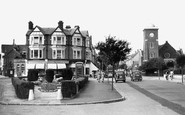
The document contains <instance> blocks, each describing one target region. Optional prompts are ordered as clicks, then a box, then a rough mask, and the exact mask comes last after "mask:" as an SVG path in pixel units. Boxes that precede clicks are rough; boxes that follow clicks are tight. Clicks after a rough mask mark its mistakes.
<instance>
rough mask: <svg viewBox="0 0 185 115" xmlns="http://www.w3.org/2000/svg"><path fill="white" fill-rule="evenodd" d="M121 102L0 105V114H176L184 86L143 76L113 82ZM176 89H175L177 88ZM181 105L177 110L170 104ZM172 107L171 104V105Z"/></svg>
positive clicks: (183, 102) (184, 98)
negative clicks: (121, 81)
mask: <svg viewBox="0 0 185 115" xmlns="http://www.w3.org/2000/svg"><path fill="white" fill-rule="evenodd" d="M114 86H115V88H116V89H117V90H118V91H119V92H120V93H121V95H123V96H125V97H126V100H125V101H122V102H116V103H108V104H90V105H67V106H64V105H63V106H21V105H0V115H12V114H14V115H33V114H36V115H53V114H55V115H74V114H75V115H120V114H126V115H166V114H167V115H178V114H182V113H181V112H184V113H185V111H184V106H185V105H184V104H185V93H184V90H183V89H184V87H185V86H184V85H181V84H177V83H174V82H168V81H162V80H153V79H145V78H144V80H143V81H142V82H130V80H129V79H128V80H127V82H126V83H115V84H114ZM177 90H178V91H177ZM180 105H182V106H181V108H180V109H179V111H176V109H174V108H173V106H174V107H175V108H176V107H179V106H180ZM171 106H172V107H171Z"/></svg>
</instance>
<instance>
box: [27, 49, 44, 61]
mask: <svg viewBox="0 0 185 115" xmlns="http://www.w3.org/2000/svg"><path fill="white" fill-rule="evenodd" d="M30 53H31V54H30V58H31V59H41V58H43V50H41V49H34V50H31V52H30Z"/></svg>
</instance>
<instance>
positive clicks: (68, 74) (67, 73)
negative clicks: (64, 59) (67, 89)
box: [62, 69, 73, 80]
mask: <svg viewBox="0 0 185 115" xmlns="http://www.w3.org/2000/svg"><path fill="white" fill-rule="evenodd" d="M62 75H63V79H64V80H71V79H72V77H73V71H72V70H71V69H65V70H64V71H63V73H62Z"/></svg>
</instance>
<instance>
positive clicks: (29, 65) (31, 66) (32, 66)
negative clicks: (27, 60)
mask: <svg viewBox="0 0 185 115" xmlns="http://www.w3.org/2000/svg"><path fill="white" fill-rule="evenodd" d="M35 67H36V64H27V65H26V68H27V69H35Z"/></svg>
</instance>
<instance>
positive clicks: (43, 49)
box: [14, 21, 97, 76]
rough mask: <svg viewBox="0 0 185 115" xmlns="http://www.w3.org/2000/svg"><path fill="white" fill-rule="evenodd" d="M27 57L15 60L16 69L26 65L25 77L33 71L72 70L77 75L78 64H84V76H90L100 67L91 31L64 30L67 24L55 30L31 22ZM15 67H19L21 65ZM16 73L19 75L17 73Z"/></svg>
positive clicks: (60, 24)
mask: <svg viewBox="0 0 185 115" xmlns="http://www.w3.org/2000/svg"><path fill="white" fill-rule="evenodd" d="M24 46H25V47H26V53H25V55H26V58H25V60H24V59H23V58H15V57H14V67H15V68H14V70H17V67H18V68H21V67H22V66H19V65H21V64H22V63H25V66H24V67H25V72H24V73H25V74H24V75H25V76H26V75H27V73H28V70H29V69H39V70H45V69H53V70H57V69H64V68H71V69H72V70H73V71H74V73H75V67H76V63H81V64H82V65H83V73H84V74H85V75H89V74H91V73H92V71H93V70H94V69H97V67H96V66H95V65H96V52H95V49H94V48H93V45H92V37H91V36H90V35H89V33H88V31H87V30H85V31H82V30H80V27H79V26H75V27H74V28H71V27H70V26H66V27H64V23H63V21H59V22H58V26H57V27H54V28H43V27H40V26H37V25H36V26H34V24H33V22H31V21H30V22H29V23H28V31H27V33H26V45H24ZM15 64H19V65H18V66H17V65H15ZM15 74H18V73H16V71H15Z"/></svg>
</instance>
